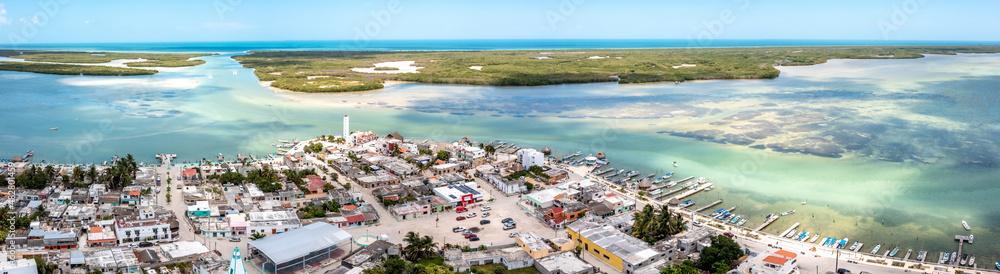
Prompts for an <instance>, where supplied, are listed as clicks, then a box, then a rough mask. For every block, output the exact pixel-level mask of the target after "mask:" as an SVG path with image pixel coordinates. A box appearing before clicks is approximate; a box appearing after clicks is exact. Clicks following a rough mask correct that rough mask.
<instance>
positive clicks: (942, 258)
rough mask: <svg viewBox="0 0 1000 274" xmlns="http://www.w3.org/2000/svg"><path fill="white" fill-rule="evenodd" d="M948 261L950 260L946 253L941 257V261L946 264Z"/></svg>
mask: <svg viewBox="0 0 1000 274" xmlns="http://www.w3.org/2000/svg"><path fill="white" fill-rule="evenodd" d="M948 259H950V257H949V256H948V252H945V253H944V255H942V256H941V260H942V261H944V262H945V263H947V262H948V261H949V260H948Z"/></svg>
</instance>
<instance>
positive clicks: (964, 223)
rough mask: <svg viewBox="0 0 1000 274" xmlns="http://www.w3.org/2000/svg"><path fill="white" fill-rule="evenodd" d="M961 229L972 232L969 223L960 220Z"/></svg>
mask: <svg viewBox="0 0 1000 274" xmlns="http://www.w3.org/2000/svg"><path fill="white" fill-rule="evenodd" d="M962 227H965V230H972V228H970V227H969V223H966V222H965V220H962Z"/></svg>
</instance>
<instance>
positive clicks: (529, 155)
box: [517, 148, 545, 169]
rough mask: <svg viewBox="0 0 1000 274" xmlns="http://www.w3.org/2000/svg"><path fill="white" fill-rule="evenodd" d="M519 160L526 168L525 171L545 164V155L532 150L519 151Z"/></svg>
mask: <svg viewBox="0 0 1000 274" xmlns="http://www.w3.org/2000/svg"><path fill="white" fill-rule="evenodd" d="M517 159H518V160H519V161H521V165H522V166H524V169H528V168H529V167H532V166H541V165H544V164H545V155H544V154H542V153H541V152H538V151H537V150H534V149H531V148H526V149H522V150H518V151H517Z"/></svg>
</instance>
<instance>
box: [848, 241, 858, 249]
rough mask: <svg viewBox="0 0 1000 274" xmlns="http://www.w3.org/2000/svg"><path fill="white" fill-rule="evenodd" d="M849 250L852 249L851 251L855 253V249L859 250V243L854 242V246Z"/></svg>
mask: <svg viewBox="0 0 1000 274" xmlns="http://www.w3.org/2000/svg"><path fill="white" fill-rule="evenodd" d="M848 249H850V250H851V251H854V250H855V249H858V241H854V244H852V245H851V248H848Z"/></svg>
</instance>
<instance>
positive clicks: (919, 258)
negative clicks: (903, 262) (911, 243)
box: [917, 250, 927, 261]
mask: <svg viewBox="0 0 1000 274" xmlns="http://www.w3.org/2000/svg"><path fill="white" fill-rule="evenodd" d="M924 258H927V251H923V250H921V251H920V252H917V261H923V260H924Z"/></svg>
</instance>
